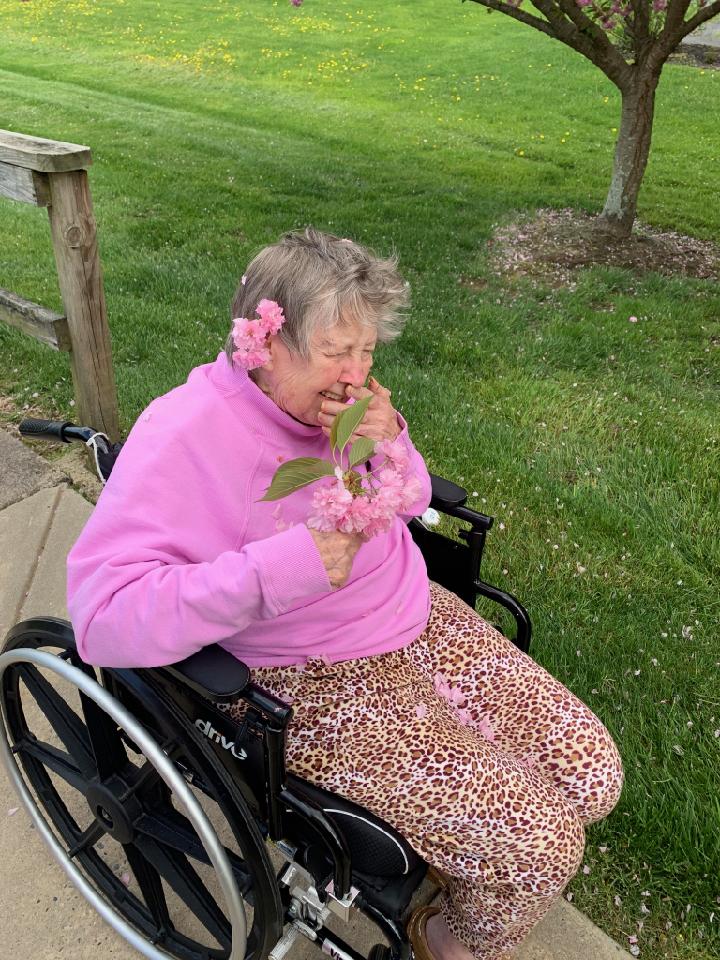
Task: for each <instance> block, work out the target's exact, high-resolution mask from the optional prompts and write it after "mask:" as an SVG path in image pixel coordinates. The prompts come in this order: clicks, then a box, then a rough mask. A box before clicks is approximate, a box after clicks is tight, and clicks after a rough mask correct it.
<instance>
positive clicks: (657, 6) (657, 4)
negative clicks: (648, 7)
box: [652, 0, 667, 12]
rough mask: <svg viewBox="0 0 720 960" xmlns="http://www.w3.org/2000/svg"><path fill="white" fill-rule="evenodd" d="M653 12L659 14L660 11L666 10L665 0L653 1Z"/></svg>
mask: <svg viewBox="0 0 720 960" xmlns="http://www.w3.org/2000/svg"><path fill="white" fill-rule="evenodd" d="M652 7H653V10H655V11H656V12H659V11H660V10H665V9H666V8H667V0H653V5H652Z"/></svg>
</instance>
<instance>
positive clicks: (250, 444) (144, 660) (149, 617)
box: [68, 354, 430, 667]
mask: <svg viewBox="0 0 720 960" xmlns="http://www.w3.org/2000/svg"><path fill="white" fill-rule="evenodd" d="M401 426H402V433H401V434H400V438H401V439H402V441H403V442H404V443H405V444H406V445H407V447H408V450H409V451H410V453H411V466H412V467H413V468H414V470H415V473H416V474H417V476H418V477H419V478H420V480H421V482H422V486H423V494H422V497H421V499H420V500H419V501H418V503H417V504H415V505H414V506H413V508H412V510H411V511H410V513H411V514H412V515H417V514H421V513H422V512H423V511H424V510H425V509H426V508H427V505H428V503H429V500H430V480H429V477H428V473H427V469H426V467H425V464H424V462H423V460H422V457H421V456H420V454H419V453H418V452H417V451H416V450H415V448H414V447H413V445H412V443H411V441H410V438H409V436H408V432H407V426H406V424H405V423H404V421H401ZM329 454H330V451H329V444H328V441H327V439H326V437H325V436H324V435H323V433H322V431H321V430H320V428H319V427H309V426H305V425H303V424H301V423H298V422H297V421H295V420H293V419H292V417H290V416H288V415H287V414H286V413H283V411H282V410H280V409H279V407H277V406H276V405H275V404H274V403H273V401H272V400H270V399H269V397H267V396H265V394H263V393H262V392H261V391H260V390H259V389H258V388H257V387H256V386H255V384H254V383H253V382H252V380H250V379H249V377H248V375H247V373H246V372H245V371H244V370H238V369H234V368H232V367H231V366H230V365H229V363H228V361H227V358H226V356H225V354H220V356H219V357H218V358H217V360H216V361H215V363H211V364H206V365H204V366H201V367H197V368H196V369H194V370H193V371H191V373H190V376H189V378H188V381H187V383H185V384H183V385H182V386H180V387H177V388H176V389H175V390H172V391H171V392H170V393H168V394H166V395H165V396H163V397H159V398H158V399H157V400H155V401H153V403H151V404H150V406H149V407H148V408H147V410H146V411H145V412H144V413H143V414H141V416H140V418H139V420H138V421H137V423H136V424H135V426H134V427H133V429H132V431H131V432H130V435H129V437H128V439H127V442H126V444H125V446H124V448H123V451H122V453H121V455H120V458H119V459H118V461H117V463H116V465H115V468H114V470H113V473H112V476H111V477H110V480H109V481H108V483H107V486H106V487H105V489H104V491H103V493H102V496H101V497H100V500H99V501H98V504H97V507H96V508H95V511H94V512H93V514H92V516H91V517H90V520H89V521H88V523H87V525H86V527H85V529H84V530H83V532H82V534H81V535H80V538H79V540H78V541H77V543H76V544H75V546H74V547H73V549H72V550H71V552H70V555H69V557H68V608H69V610H70V616H71V619H72V622H73V626H74V628H75V636H76V638H77V644H78V650H79V652H80V655H81V657H83V659H84V660H86V661H88V662H89V663H93V664H96V665H98V666H117V667H121V666H137V667H148V666H159V665H161V664H165V663H173V662H175V661H178V660H182V659H184V658H185V657H187V656H189V655H190V654H191V653H194V652H195V651H197V650H199V649H200V648H201V647H203V646H206V645H207V644H210V643H219V644H220V645H221V646H223V647H224V648H225V649H226V650H229V651H230V652H231V653H233V654H235V655H236V656H237V657H239V658H240V659H242V660H244V661H245V662H246V663H247V664H248V665H249V666H251V667H253V666H286V665H288V664H295V663H302V662H304V661H305V659H306V658H307V657H308V656H311V655H312V656H323V655H325V656H327V657H328V658H329V659H330V660H333V661H336V660H349V659H354V658H357V657H366V656H371V655H373V654H379V653H385V652H387V651H389V650H396V649H398V648H400V647H403V646H405V645H406V644H408V643H410V642H411V641H412V640H414V639H415V638H416V637H417V636H419V635H420V633H422V631H423V630H424V628H425V625H426V623H427V618H428V613H429V604H430V600H429V590H428V579H427V573H426V570H425V564H424V561H423V558H422V555H421V553H420V551H419V550H418V548H417V547H416V546H415V544H414V543H413V540H412V537H411V536H410V533H409V531H408V529H407V526H406V523H405V522H404V521H403V520H402V519H400V518H399V517H398V518H396V520H395V522H394V524H393V526H392V527H391V529H390V530H389V531H388V533H386V534H383V535H381V536H377V537H374V538H373V539H372V540H370V541H368V542H367V543H364V544H363V545H362V546H361V547H360V550H359V551H358V553H357V554H356V556H355V559H354V562H353V567H352V573H351V575H350V578H349V580H348V582H347V583H346V585H345V586H344V587H342V589H339V590H333V589H331V586H330V582H329V580H328V577H327V574H326V572H325V568H324V566H323V563H322V561H321V559H320V555H319V553H318V551H317V548H316V547H315V543H314V541H313V539H312V537H311V536H310V532H309V530H308V529H307V527H306V526H305V522H304V521H305V520H306V518H307V517H308V515H309V512H310V501H311V498H312V494H313V490H314V485H311V486H309V487H305V488H304V489H302V490H298V491H296V492H295V493H293V494H291V495H290V496H289V497H286V498H285V499H284V500H279V501H274V502H269V503H259V502H258V501H259V499H260V497H262V496H263V494H264V493H265V490H266V489H267V487H268V486H269V484H270V480H271V478H272V476H273V474H274V472H275V470H276V469H277V467H278V465H279V464H280V463H281V462H282V461H283V460H289V459H292V458H294V457H300V456H315V457H326V458H327V457H329Z"/></svg>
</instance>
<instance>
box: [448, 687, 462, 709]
mask: <svg viewBox="0 0 720 960" xmlns="http://www.w3.org/2000/svg"><path fill="white" fill-rule="evenodd" d="M448 700H449V701H450V703H454V704H455V705H458V704H461V703H464V702H465V694H464V693H463V692H462V690H461V689H460V687H450V692H449V693H448Z"/></svg>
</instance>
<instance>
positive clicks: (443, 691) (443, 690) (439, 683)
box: [433, 671, 450, 700]
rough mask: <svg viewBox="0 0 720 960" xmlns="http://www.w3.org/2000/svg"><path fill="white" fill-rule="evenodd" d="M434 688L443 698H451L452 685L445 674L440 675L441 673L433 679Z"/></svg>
mask: <svg viewBox="0 0 720 960" xmlns="http://www.w3.org/2000/svg"><path fill="white" fill-rule="evenodd" d="M433 686H434V687H435V693H437V694H438V695H439V696H441V697H445V699H446V700H447V698H448V697H449V696H450V684H449V683H448V682H447V680H446V679H445V674H444V673H440V672H439V671H438V672H437V673H436V674H435V676H434V677H433Z"/></svg>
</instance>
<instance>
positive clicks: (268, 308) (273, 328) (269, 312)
mask: <svg viewBox="0 0 720 960" xmlns="http://www.w3.org/2000/svg"><path fill="white" fill-rule="evenodd" d="M255 312H256V313H257V315H258V316H259V317H260V319H261V320H262V323H263V326H264V327H265V329H266V331H267V332H268V333H277V332H278V331H279V330H280V327H281V326H282V325H283V323H284V321H285V314H284V313H283V310H282V307H281V306H280V304H278V303H275V301H274V300H261V301H260V303H259V304H258V305H257V307H256V308H255Z"/></svg>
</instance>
